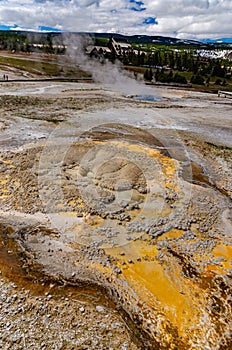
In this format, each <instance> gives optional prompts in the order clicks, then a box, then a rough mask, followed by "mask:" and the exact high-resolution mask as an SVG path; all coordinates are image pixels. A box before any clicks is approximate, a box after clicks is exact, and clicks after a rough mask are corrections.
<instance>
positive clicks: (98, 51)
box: [85, 45, 111, 58]
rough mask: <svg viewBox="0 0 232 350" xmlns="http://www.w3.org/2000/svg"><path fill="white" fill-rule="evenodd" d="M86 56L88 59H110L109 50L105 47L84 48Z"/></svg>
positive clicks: (90, 46)
mask: <svg viewBox="0 0 232 350" xmlns="http://www.w3.org/2000/svg"><path fill="white" fill-rule="evenodd" d="M85 52H86V54H87V55H89V56H90V57H96V58H101V57H105V58H107V57H110V56H111V50H110V49H109V48H108V47H107V46H97V45H95V46H94V45H89V46H87V47H86V50H85Z"/></svg>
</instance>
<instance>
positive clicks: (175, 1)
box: [0, 0, 232, 39]
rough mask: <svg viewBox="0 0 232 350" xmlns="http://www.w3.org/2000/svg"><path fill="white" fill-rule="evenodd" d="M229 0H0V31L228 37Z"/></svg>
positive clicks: (230, 35)
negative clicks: (51, 29) (10, 29)
mask: <svg viewBox="0 0 232 350" xmlns="http://www.w3.org/2000/svg"><path fill="white" fill-rule="evenodd" d="M231 14H232V0H114V1H112V0H0V29H8V28H13V29H21V28H22V29H28V30H44V29H48V28H54V29H57V30H62V31H63V30H64V31H75V32H79V31H86V32H117V33H122V34H127V35H133V34H147V35H164V36H173V37H178V38H188V39H207V38H211V39H218V38H232V21H231Z"/></svg>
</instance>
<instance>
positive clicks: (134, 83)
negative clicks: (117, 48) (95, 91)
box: [64, 34, 154, 95]
mask: <svg viewBox="0 0 232 350" xmlns="http://www.w3.org/2000/svg"><path fill="white" fill-rule="evenodd" d="M64 44H65V46H66V47H67V50H66V52H67V55H68V57H69V59H70V60H71V61H72V63H74V64H76V65H78V66H79V67H80V68H81V69H82V70H84V71H88V72H89V73H91V75H92V78H93V80H94V81H96V82H98V83H102V84H104V85H107V87H108V88H109V89H111V90H113V91H117V92H121V93H123V94H126V95H128V94H130V95H138V94H140V95H141V94H143V95H152V94H154V90H153V89H151V88H149V87H147V86H146V85H145V84H144V83H143V81H138V80H135V79H134V78H132V77H131V76H130V75H129V73H126V72H125V71H123V70H122V67H121V63H120V62H119V61H117V62H116V63H115V64H113V63H111V62H110V61H108V60H106V61H105V62H104V63H101V62H100V61H99V60H95V59H90V58H89V57H88V56H87V55H86V53H85V50H84V48H85V47H86V46H88V45H93V43H92V40H91V38H90V37H84V36H82V35H80V36H77V35H72V34H65V35H64Z"/></svg>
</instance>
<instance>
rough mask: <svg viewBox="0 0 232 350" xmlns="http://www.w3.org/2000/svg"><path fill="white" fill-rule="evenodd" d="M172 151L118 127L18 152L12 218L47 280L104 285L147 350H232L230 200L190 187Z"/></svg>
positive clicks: (11, 167) (13, 159) (12, 169)
mask: <svg viewBox="0 0 232 350" xmlns="http://www.w3.org/2000/svg"><path fill="white" fill-rule="evenodd" d="M170 153H173V150H172V152H167V149H166V148H165V147H164V146H163V144H162V142H160V141H158V140H157V138H155V137H153V136H152V135H151V134H150V133H149V134H148V133H146V132H145V131H141V130H138V129H135V128H132V127H129V126H128V127H125V126H121V125H113V124H112V125H107V126H104V127H103V126H102V127H101V128H95V129H93V130H92V131H91V132H88V133H85V134H83V135H82V136H81V138H79V139H78V140H75V141H72V142H70V140H69V141H68V142H67V141H65V140H63V143H61V142H60V140H59V142H58V141H57V142H56V140H55V139H53V140H51V142H48V143H47V144H46V145H45V146H44V147H42V146H41V147H39V148H31V149H30V148H29V149H27V150H25V151H18V152H14V153H12V154H10V155H9V153H8V155H5V156H4V159H3V161H2V163H1V170H2V171H1V174H3V175H4V179H3V177H2V179H1V197H0V200H1V207H2V208H5V212H4V213H2V218H1V220H2V221H4V222H5V223H8V225H10V226H11V227H13V232H14V235H15V237H16V238H17V240H18V242H20V245H21V247H23V249H25V251H26V252H30V259H32V261H34V262H37V263H39V264H40V266H42V269H43V270H44V271H45V272H46V273H47V274H49V275H52V276H53V277H54V278H56V279H60V278H62V280H68V281H71V282H72V283H80V281H90V282H94V283H96V284H100V285H103V286H104V287H105V288H106V289H107V291H108V292H109V294H110V295H111V297H112V298H113V299H114V300H116V301H117V303H119V304H120V306H121V307H122V308H123V309H124V310H125V311H126V312H127V314H128V315H130V318H131V319H132V320H133V321H134V324H135V325H136V326H138V327H139V328H140V330H141V332H142V331H144V332H145V334H146V335H147V338H148V340H147V342H145V340H144V342H145V344H146V345H144V346H145V347H147V348H149V347H151V348H152V349H154V348H170V349H172V348H173V349H174V348H178V349H189V348H194V347H196V346H198V347H199V348H202V349H204V348H211V347H212V346H219V347H220V346H224V347H225V348H226V347H227V348H228V346H229V342H230V336H229V327H230V326H229V322H230V321H231V319H230V318H231V310H230V294H231V279H230V278H231V277H230V267H231V265H230V261H229V259H230V256H231V247H230V246H229V241H228V235H227V232H226V229H228V225H230V223H229V212H228V199H227V198H226V197H224V196H223V195H222V194H221V193H220V192H219V191H217V190H215V189H214V188H211V187H210V186H205V185H204V186H201V184H200V183H199V184H193V183H191V181H189V182H187V181H185V180H183V179H182V178H181V176H180V174H181V173H182V172H181V170H182V162H181V161H177V160H175V159H173V158H171V157H170V155H169V154H170ZM184 162H185V163H186V160H184ZM1 176H2V175H1ZM19 228H20V229H19Z"/></svg>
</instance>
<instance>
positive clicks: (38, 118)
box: [17, 114, 64, 124]
mask: <svg viewBox="0 0 232 350" xmlns="http://www.w3.org/2000/svg"><path fill="white" fill-rule="evenodd" d="M17 117H19V118H24V119H31V120H41V121H45V122H48V123H54V124H58V123H61V122H63V121H64V119H55V118H54V119H53V118H44V117H39V116H29V115H25V114H20V115H17Z"/></svg>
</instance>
